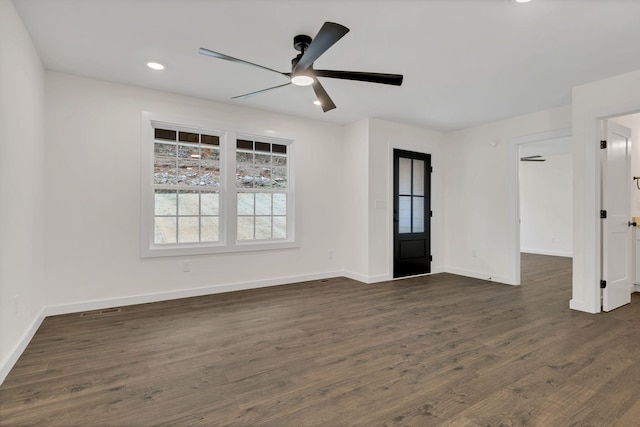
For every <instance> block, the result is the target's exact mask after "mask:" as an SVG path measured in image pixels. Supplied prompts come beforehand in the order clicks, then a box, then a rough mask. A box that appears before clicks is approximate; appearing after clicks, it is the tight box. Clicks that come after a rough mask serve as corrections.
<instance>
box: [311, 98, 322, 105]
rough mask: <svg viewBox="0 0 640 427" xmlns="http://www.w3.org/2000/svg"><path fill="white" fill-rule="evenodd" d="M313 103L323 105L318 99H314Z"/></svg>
mask: <svg viewBox="0 0 640 427" xmlns="http://www.w3.org/2000/svg"><path fill="white" fill-rule="evenodd" d="M313 103H314V104H316V105H322V104H320V101H318V100H317V99H316V100H315V101H313Z"/></svg>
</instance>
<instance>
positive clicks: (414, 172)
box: [398, 157, 425, 233]
mask: <svg viewBox="0 0 640 427" xmlns="http://www.w3.org/2000/svg"><path fill="white" fill-rule="evenodd" d="M398 160H399V171H398V196H399V197H398V198H399V201H398V232H399V233H424V231H425V230H424V197H425V194H424V190H425V188H424V176H425V175H424V174H425V163H424V160H417V159H409V158H405V157H400V158H399V159H398Z"/></svg>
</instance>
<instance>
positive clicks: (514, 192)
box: [508, 128, 571, 285]
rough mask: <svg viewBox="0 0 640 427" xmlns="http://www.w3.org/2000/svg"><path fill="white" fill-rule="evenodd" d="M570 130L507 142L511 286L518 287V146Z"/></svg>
mask: <svg viewBox="0 0 640 427" xmlns="http://www.w3.org/2000/svg"><path fill="white" fill-rule="evenodd" d="M570 136H571V128H562V129H557V130H553V131H549V132H542V133H536V134H532V135H525V136H520V137H517V138H512V139H511V140H510V141H509V159H510V161H509V211H510V215H509V218H510V221H509V235H510V236H511V253H512V255H513V256H512V258H511V263H510V264H511V268H510V270H511V271H510V272H509V275H508V277H512V278H513V283H512V284H513V285H520V178H519V171H520V146H521V145H523V144H531V143H534V142H543V141H548V140H551V139H560V138H568V137H570Z"/></svg>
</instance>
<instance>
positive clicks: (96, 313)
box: [80, 307, 122, 317]
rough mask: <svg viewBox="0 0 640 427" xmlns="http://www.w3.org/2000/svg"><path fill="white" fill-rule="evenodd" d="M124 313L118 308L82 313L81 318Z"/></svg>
mask: <svg viewBox="0 0 640 427" xmlns="http://www.w3.org/2000/svg"><path fill="white" fill-rule="evenodd" d="M120 312H122V309H121V308H120V307H117V308H105V309H102V310H93V311H84V312H82V313H80V317H100V316H106V315H108V314H118V313H120Z"/></svg>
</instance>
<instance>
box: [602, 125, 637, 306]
mask: <svg viewBox="0 0 640 427" xmlns="http://www.w3.org/2000/svg"><path fill="white" fill-rule="evenodd" d="M604 132H605V134H606V141H607V148H606V149H604V150H601V151H602V156H603V157H602V209H604V210H606V212H607V217H606V218H605V219H603V220H602V278H603V280H605V281H606V287H605V288H603V289H602V309H603V310H604V311H611V310H613V309H616V308H618V307H620V306H622V305H625V304H628V303H630V302H631V283H632V280H631V265H632V264H631V262H632V259H631V258H632V255H631V244H632V241H631V237H632V229H631V227H630V226H629V221H631V187H630V183H631V175H630V173H629V167H630V159H631V157H630V156H631V143H630V141H631V130H630V129H629V128H626V127H624V126H620V125H618V124H616V123H612V122H609V121H605V122H604Z"/></svg>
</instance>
